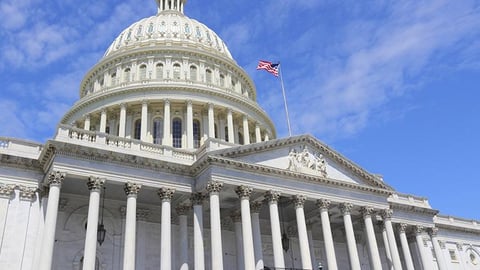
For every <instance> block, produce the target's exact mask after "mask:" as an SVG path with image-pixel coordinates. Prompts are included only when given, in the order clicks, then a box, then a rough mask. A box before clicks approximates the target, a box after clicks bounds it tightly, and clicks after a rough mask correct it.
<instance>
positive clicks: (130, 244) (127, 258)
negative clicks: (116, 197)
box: [123, 182, 142, 270]
mask: <svg viewBox="0 0 480 270" xmlns="http://www.w3.org/2000/svg"><path fill="white" fill-rule="evenodd" d="M141 187H142V185H140V184H135V183H132V182H127V183H125V187H124V190H125V194H126V195H127V213H126V217H125V247H124V249H123V270H134V269H135V235H136V226H137V224H136V223H137V194H138V192H139V191H140V188H141Z"/></svg>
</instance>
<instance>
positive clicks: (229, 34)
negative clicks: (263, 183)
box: [0, 0, 480, 220]
mask: <svg viewBox="0 0 480 270" xmlns="http://www.w3.org/2000/svg"><path fill="white" fill-rule="evenodd" d="M155 11H156V6H155V2H154V0H125V1H120V0H118V1H113V0H105V1H94V0H84V1H74V0H55V1H52V0H2V2H1V3H0V18H2V23H1V24H0V37H1V39H0V91H1V92H0V93H1V99H0V114H1V116H2V117H0V127H1V128H0V135H1V136H10V137H17V138H24V139H29V140H34V141H38V142H45V141H46V140H48V139H49V138H51V137H52V136H53V134H54V133H55V127H56V125H57V123H58V121H59V120H60V118H61V116H62V115H63V114H64V113H65V111H66V110H67V109H68V108H69V107H70V106H71V105H72V104H73V103H74V102H75V101H76V100H77V99H78V87H79V84H80V81H81V79H82V76H83V75H84V74H85V73H86V72H87V70H88V69H89V68H90V67H91V66H93V65H94V64H95V63H96V62H97V61H98V60H99V59H100V58H101V57H102V55H103V53H104V52H105V50H106V49H107V48H108V46H109V45H110V43H111V42H112V41H113V40H114V38H115V37H116V36H117V35H118V34H119V33H120V32H121V31H122V30H123V29H124V28H126V27H127V26H129V25H130V24H132V23H134V22H135V21H137V20H139V19H141V18H143V17H147V16H151V15H154V13H155ZM185 13H186V14H187V15H188V16H189V17H191V18H195V19H197V20H198V21H200V22H203V23H204V24H206V25H207V26H209V27H210V28H211V29H213V30H214V31H216V32H217V33H218V34H219V35H220V36H221V37H222V38H223V39H224V41H225V42H226V43H227V45H228V46H229V49H230V51H231V53H232V55H233V56H234V58H235V59H236V61H237V62H238V64H239V65H240V66H242V67H243V68H244V69H245V70H246V71H247V73H249V74H250V75H251V76H252V78H253V80H254V81H255V83H256V86H257V92H258V102H259V103H260V104H261V106H262V107H263V108H264V109H265V110H266V111H267V112H268V113H269V115H270V116H271V117H272V119H273V120H274V122H275V123H276V126H277V134H278V136H279V137H285V136H287V135H288V132H287V126H286V124H285V114H284V108H283V100H282V95H281V88H280V83H279V81H278V80H277V79H275V78H274V77H273V76H271V75H270V74H268V73H266V72H262V71H256V70H255V67H256V64H257V61H258V60H259V59H266V60H272V61H277V60H279V61H281V63H282V71H283V78H284V82H285V88H286V92H287V98H288V104H289V110H290V118H291V122H292V129H293V133H294V134H304V133H309V134H312V135H314V136H315V137H317V138H319V139H320V140H322V141H324V142H326V143H327V144H329V145H331V147H332V148H334V149H336V150H338V151H339V152H341V153H343V154H344V155H345V156H346V157H348V158H350V159H351V160H353V161H354V162H356V163H357V164H359V165H361V166H363V167H364V168H366V169H367V170H368V171H370V172H372V173H378V174H382V175H383V176H384V179H385V181H386V182H387V183H389V184H390V185H391V186H393V187H394V188H395V189H397V190H398V191H400V192H404V193H411V194H415V195H419V196H424V197H427V198H429V200H430V203H431V205H432V207H434V208H436V209H439V210H441V213H443V214H452V215H455V216H460V217H464V218H474V219H478V220H480V211H479V210H478V202H479V201H478V197H479V196H478V194H479V190H480V170H479V169H478V168H479V162H480V158H479V152H480V142H479V138H480V120H479V116H480V105H479V102H478V100H480V93H479V90H480V87H479V86H480V2H479V1H478V0H477V1H473V0H472V1H470V0H461V1H448V0H435V1H406V0H405V1H403V0H401V1H380V0H371V1H353V0H344V1H336V0H297V1H293V0H285V1H274V0H263V1H222V0H210V1H206V0H189V1H188V3H187V5H186V11H185Z"/></svg>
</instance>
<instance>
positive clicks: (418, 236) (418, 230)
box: [415, 226, 433, 270]
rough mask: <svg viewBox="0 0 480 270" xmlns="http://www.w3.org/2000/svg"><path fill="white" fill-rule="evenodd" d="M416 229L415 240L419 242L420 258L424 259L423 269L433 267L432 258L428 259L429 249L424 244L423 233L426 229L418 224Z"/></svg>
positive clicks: (426, 269)
mask: <svg viewBox="0 0 480 270" xmlns="http://www.w3.org/2000/svg"><path fill="white" fill-rule="evenodd" d="M415 229H416V234H415V240H416V242H417V248H418V252H419V253H420V260H421V261H422V266H423V270H428V269H432V268H433V265H432V262H431V260H430V259H428V256H427V251H426V249H425V246H424V244H423V236H422V233H423V231H424V228H423V227H422V226H417V227H416V228H415Z"/></svg>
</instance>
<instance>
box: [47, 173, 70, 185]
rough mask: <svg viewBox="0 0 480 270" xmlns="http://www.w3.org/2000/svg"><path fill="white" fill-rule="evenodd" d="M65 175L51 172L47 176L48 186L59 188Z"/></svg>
mask: <svg viewBox="0 0 480 270" xmlns="http://www.w3.org/2000/svg"><path fill="white" fill-rule="evenodd" d="M66 175H67V174H66V173H65V172H60V171H56V172H51V173H50V174H49V175H48V185H50V186H51V185H54V186H61V185H62V183H63V180H65V176H66Z"/></svg>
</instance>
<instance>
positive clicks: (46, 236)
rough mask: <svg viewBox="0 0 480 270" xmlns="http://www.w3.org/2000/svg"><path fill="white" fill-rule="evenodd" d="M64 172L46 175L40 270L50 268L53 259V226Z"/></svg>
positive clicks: (55, 224)
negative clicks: (46, 191)
mask: <svg viewBox="0 0 480 270" xmlns="http://www.w3.org/2000/svg"><path fill="white" fill-rule="evenodd" d="M64 179H65V173H61V172H53V173H51V174H50V175H49V177H48V184H49V186H50V190H49V192H48V205H47V212H46V214H45V225H44V231H43V241H42V243H43V249H42V257H41V259H40V265H39V269H40V270H51V268H52V259H53V246H54V243H55V228H56V226H57V215H58V202H59V200H60V188H61V186H62V183H63V180H64Z"/></svg>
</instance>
